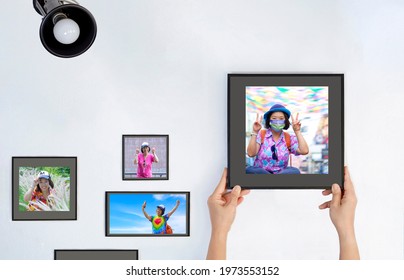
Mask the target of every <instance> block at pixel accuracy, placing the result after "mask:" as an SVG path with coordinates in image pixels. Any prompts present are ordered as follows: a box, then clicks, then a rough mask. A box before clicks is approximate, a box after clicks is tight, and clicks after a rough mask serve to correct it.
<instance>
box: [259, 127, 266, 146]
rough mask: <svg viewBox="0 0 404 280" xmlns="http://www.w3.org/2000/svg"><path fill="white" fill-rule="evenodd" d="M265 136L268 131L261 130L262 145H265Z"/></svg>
mask: <svg viewBox="0 0 404 280" xmlns="http://www.w3.org/2000/svg"><path fill="white" fill-rule="evenodd" d="M265 134H267V130H266V129H261V130H260V136H261V145H262V144H263V143H264V139H265Z"/></svg>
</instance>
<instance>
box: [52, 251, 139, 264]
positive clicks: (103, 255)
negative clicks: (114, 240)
mask: <svg viewBox="0 0 404 280" xmlns="http://www.w3.org/2000/svg"><path fill="white" fill-rule="evenodd" d="M54 260H128V261H130V260H132V261H133V260H139V251H138V250H137V249H134V250H126V249H125V250H122V249H114V250H112V249H104V250H103V249H90V250H71V249H68V250H64V249H55V252H54Z"/></svg>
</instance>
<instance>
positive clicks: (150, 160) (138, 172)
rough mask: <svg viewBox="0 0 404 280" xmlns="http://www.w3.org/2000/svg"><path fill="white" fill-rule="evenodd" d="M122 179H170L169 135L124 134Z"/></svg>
mask: <svg viewBox="0 0 404 280" xmlns="http://www.w3.org/2000/svg"><path fill="white" fill-rule="evenodd" d="M122 180H168V135H123V136H122Z"/></svg>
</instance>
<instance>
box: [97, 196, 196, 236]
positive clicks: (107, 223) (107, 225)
mask: <svg viewBox="0 0 404 280" xmlns="http://www.w3.org/2000/svg"><path fill="white" fill-rule="evenodd" d="M111 195H125V196H128V195H129V196H130V195H140V196H142V195H173V196H178V195H185V215H186V217H185V223H186V224H185V233H175V230H174V233H173V234H153V233H144V232H142V233H128V232H121V233H113V232H112V231H111V219H110V216H111V203H110V202H111V200H110V197H111ZM190 199H191V193H190V192H189V191H107V192H105V236H107V237H163V238H165V237H189V236H190V208H191V207H190V204H191V201H190ZM125 200H126V198H125ZM139 201H140V200H139ZM142 201H143V200H142ZM142 201H140V202H142ZM161 203H165V202H164V201H162V202H161ZM159 204H160V203H159ZM140 205H141V204H139V207H140ZM148 205H149V204H148ZM166 206H167V205H166ZM120 208H124V207H121V206H120ZM146 209H147V210H146V211H147V212H149V214H152V213H154V211H155V209H153V208H152V209H150V205H149V206H148V208H146ZM168 210H169V209H167V211H168ZM132 214H133V213H131V215H132ZM138 215H139V214H138ZM140 215H143V214H140ZM173 215H175V213H174V214H173ZM119 217H120V218H123V219H127V218H128V217H125V216H124V215H119ZM168 221H170V219H169V220H168ZM147 223H149V222H147ZM168 223H169V224H170V222H168ZM150 230H151V225H150Z"/></svg>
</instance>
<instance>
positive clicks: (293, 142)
mask: <svg viewBox="0 0 404 280" xmlns="http://www.w3.org/2000/svg"><path fill="white" fill-rule="evenodd" d="M290 117H292V128H293V131H294V133H295V135H286V132H283V130H287V129H288V128H289V126H290V125H291V123H290V122H289V118H290ZM298 118H299V113H297V115H296V119H295V118H294V117H293V115H292V114H291V113H290V111H289V110H288V109H286V108H285V107H284V106H282V105H281V104H275V105H273V106H272V107H271V109H270V110H269V111H268V112H266V113H265V114H264V120H265V128H266V131H265V132H264V133H262V131H261V130H262V125H261V122H262V116H260V117H259V116H258V114H257V119H256V121H255V122H254V124H253V132H252V133H251V138H250V142H249V143H248V147H247V154H248V156H249V157H255V160H254V164H253V166H247V168H246V173H247V174H300V171H299V169H297V168H296V167H291V166H288V163H289V155H290V154H294V155H297V156H298V155H307V154H308V153H309V147H308V145H307V143H306V140H304V138H303V135H302V134H301V132H300V128H301V123H300V121H299V119H298ZM287 137H288V138H290V141H289V142H290V145H289V147H288V144H287V142H288V141H287ZM263 138H264V139H263Z"/></svg>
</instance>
